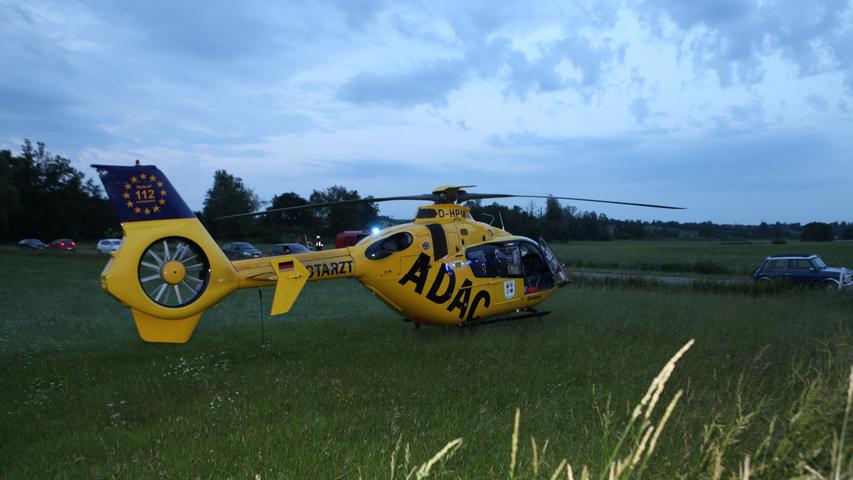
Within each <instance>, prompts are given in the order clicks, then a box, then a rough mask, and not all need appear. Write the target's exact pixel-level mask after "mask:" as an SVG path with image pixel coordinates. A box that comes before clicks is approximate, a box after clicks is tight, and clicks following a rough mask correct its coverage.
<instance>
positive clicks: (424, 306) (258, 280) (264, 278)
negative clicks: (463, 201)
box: [233, 204, 565, 325]
mask: <svg viewBox="0 0 853 480" xmlns="http://www.w3.org/2000/svg"><path fill="white" fill-rule="evenodd" d="M547 248H548V247H547V245H540V244H537V242H534V241H533V240H531V239H529V238H526V237H520V236H514V235H511V234H510V233H508V232H506V231H505V230H503V229H500V228H497V227H494V226H492V225H489V224H486V223H482V222H478V221H475V220H474V219H473V218H472V217H471V213H470V211H469V209H468V208H467V207H464V206H461V205H456V204H435V205H425V206H422V207H420V208H419V209H418V214H417V217H416V218H415V220H414V222H411V223H406V224H402V225H396V226H393V227H390V228H386V229H385V230H382V231H381V232H379V233H377V234H375V235H371V236H368V237H366V238H364V239H362V240H361V241H360V242H359V243H358V244H356V245H354V246H352V247H347V248H339V249H332V250H324V251H323V250H321V251H315V252H308V253H302V254H295V255H292V256H289V257H281V258H282V259H284V258H291V257H292V258H295V259H298V260H299V262H301V263H302V264H303V265H304V266H305V267H306V269H307V270H308V272H309V274H310V276H309V278H308V280H309V281H322V280H331V279H340V278H355V279H357V280H358V281H359V282H361V283H362V284H363V285H364V286H365V287H366V288H367V289H368V290H370V291H371V292H372V293H373V294H374V295H375V296H376V297H378V298H379V299H380V300H382V301H383V302H384V303H385V304H386V305H388V306H389V307H391V308H392V309H394V310H395V311H397V312H399V313H400V314H401V315H403V316H404V317H405V318H407V319H409V320H412V321H414V322H417V323H422V324H430V325H455V324H461V323H465V322H472V321H474V320H477V319H479V318H485V317H491V316H495V315H500V314H503V313H507V312H512V311H515V310H520V309H525V308H529V307H531V306H533V305H535V304H537V303H539V302H541V301H543V300H545V299H546V298H548V297H549V296H550V295H551V294H552V293H554V291H555V290H556V288H557V287H558V286H560V285H562V284H563V283H565V282H564V281H562V280H560V279H559V278H557V279H556V280H555V278H554V276H555V275H557V274H556V273H555V272H551V271H550V270H548V266H547V262H546V260H545V256H544V255H543V252H542V249H547ZM532 257H536V258H532ZM531 258H532V260H537V258H538V262H539V265H540V268H537V267H536V266H535V265H536V264H535V262H532V261H531ZM523 259H524V260H523ZM275 261H276V258H266V259H252V260H240V261H235V262H233V266H234V267H235V269H236V270H237V274H238V276H239V277H240V279H241V282H240V287H254V286H265V285H272V284H274V283H275V281H276V275H275V272H274V271H273V270H272V267H271V265H272V264H274V263H275ZM531 265H533V266H531ZM563 275H564V272H563Z"/></svg>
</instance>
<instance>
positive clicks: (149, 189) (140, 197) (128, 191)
mask: <svg viewBox="0 0 853 480" xmlns="http://www.w3.org/2000/svg"><path fill="white" fill-rule="evenodd" d="M92 167H94V168H96V169H98V175H100V176H101V182H102V183H103V184H104V189H105V190H106V191H107V196H108V197H109V198H110V202H111V203H112V204H113V208H114V209H115V211H116V215H118V219H119V221H120V222H121V223H124V222H140V221H145V220H169V219H173V218H194V217H195V215H194V214H193V212H192V210H190V208H189V207H188V206H187V204H186V203H184V200H183V199H182V198H181V196H180V195H178V191H177V190H175V188H174V187H172V184H171V183H169V179H167V178H166V176H165V175H163V172H161V171H160V170H159V169H158V168H157V167H155V166H153V165H136V166H133V167H125V166H117V165H92Z"/></svg>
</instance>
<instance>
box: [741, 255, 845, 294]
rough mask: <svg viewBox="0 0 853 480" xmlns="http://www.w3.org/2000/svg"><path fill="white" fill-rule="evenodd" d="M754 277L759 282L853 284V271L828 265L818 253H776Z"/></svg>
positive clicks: (836, 285) (834, 286)
mask: <svg viewBox="0 0 853 480" xmlns="http://www.w3.org/2000/svg"><path fill="white" fill-rule="evenodd" d="M752 278H753V279H755V281H759V282H772V281H786V282H790V283H793V284H795V285H808V286H816V287H821V288H844V287H849V286H851V285H853V271H851V270H850V269H849V268H844V267H827V266H826V263H824V261H823V260H822V259H821V258H820V257H819V256H817V255H774V256H770V257H767V258H766V259H764V263H762V264H761V266H760V267H758V269H757V270H755V273H753V274H752Z"/></svg>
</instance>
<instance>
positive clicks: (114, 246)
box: [97, 238, 121, 253]
mask: <svg viewBox="0 0 853 480" xmlns="http://www.w3.org/2000/svg"><path fill="white" fill-rule="evenodd" d="M120 247H121V240H120V239H118V238H105V239H103V240H101V241H99V242H98V246H97V249H98V251H99V252H101V253H113V252H115V251H118V249H119V248H120Z"/></svg>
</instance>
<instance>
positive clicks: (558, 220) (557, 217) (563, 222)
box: [542, 197, 569, 240]
mask: <svg viewBox="0 0 853 480" xmlns="http://www.w3.org/2000/svg"><path fill="white" fill-rule="evenodd" d="M568 220H569V217H568V216H567V215H566V211H565V210H563V207H561V206H560V201H559V200H557V199H556V198H553V197H551V198H548V199H547V200H545V215H544V216H543V217H542V233H543V234H544V235H545V238H546V239H548V240H557V239H561V238H568V226H569V221H568Z"/></svg>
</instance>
